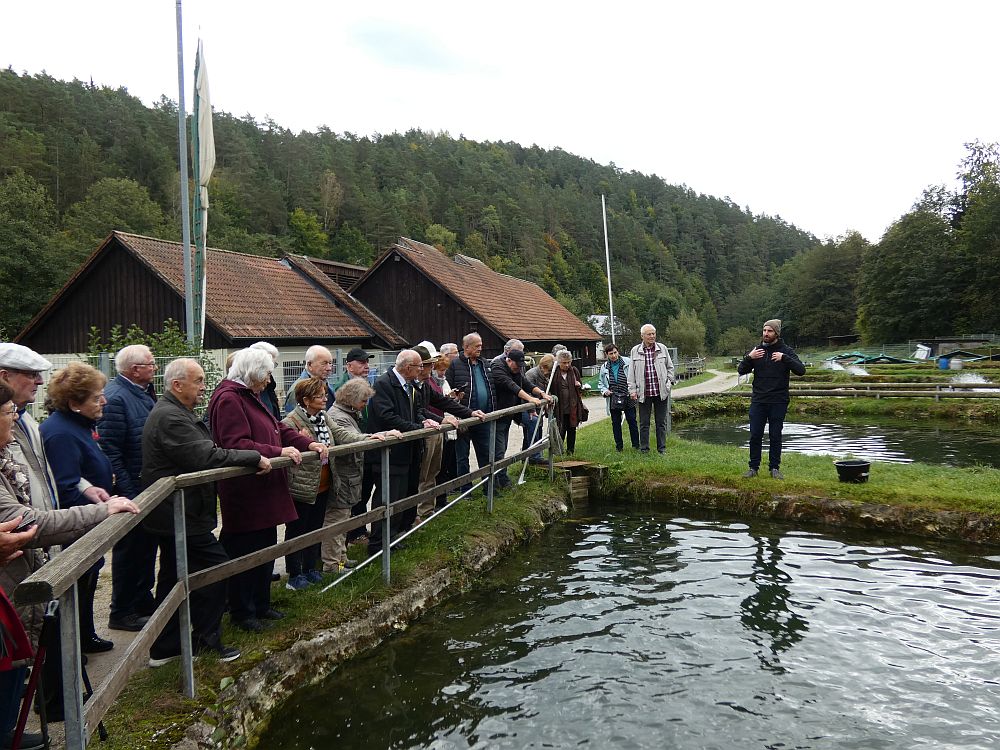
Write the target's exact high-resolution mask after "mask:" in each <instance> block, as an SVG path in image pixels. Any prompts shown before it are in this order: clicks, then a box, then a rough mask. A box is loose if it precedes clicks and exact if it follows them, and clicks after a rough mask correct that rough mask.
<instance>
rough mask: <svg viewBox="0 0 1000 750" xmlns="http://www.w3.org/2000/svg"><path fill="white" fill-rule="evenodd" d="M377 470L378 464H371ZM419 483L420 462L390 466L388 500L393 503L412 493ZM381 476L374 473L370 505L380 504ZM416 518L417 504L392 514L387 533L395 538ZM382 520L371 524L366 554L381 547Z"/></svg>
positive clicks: (376, 505)
mask: <svg viewBox="0 0 1000 750" xmlns="http://www.w3.org/2000/svg"><path fill="white" fill-rule="evenodd" d="M373 468H374V471H375V472H378V465H377V464H375V465H374V466H373ZM419 484H420V463H419V462H417V463H416V464H415V465H414V464H411V465H410V466H409V467H408V468H396V467H392V468H390V470H389V502H390V503H394V502H396V501H397V500H402V499H403V498H404V497H408V496H410V495H414V494H416V492H417V487H418V485H419ZM381 485H382V477H381V476H380V475H378V474H376V477H375V495H374V497H373V498H372V507H373V508H376V507H378V506H380V505H382V486H381ZM416 520H417V506H413V507H412V508H407V509H406V510H404V511H403V512H402V513H399V514H393V515H392V517H391V518H390V519H389V534H390V535H391V537H392V539H395V538H396V537H398V536H399V535H400V534H403V533H405V532H407V531H409V530H410V529H411V528H412V527H413V522H414V521H416ZM383 524H384V521H379V522H377V523H373V524H372V533H371V534H370V535H369V537H368V554H369V555H374V554H375V553H376V552H379V551H380V550H381V549H382V527H383Z"/></svg>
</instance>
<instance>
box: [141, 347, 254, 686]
mask: <svg viewBox="0 0 1000 750" xmlns="http://www.w3.org/2000/svg"><path fill="white" fill-rule="evenodd" d="M163 382H164V387H163V397H162V398H161V399H160V400H159V401H157V402H156V406H154V407H153V411H152V412H151V413H150V415H149V418H148V419H147V420H146V425H145V427H144V428H143V433H142V453H143V463H142V486H143V487H148V486H149V485H151V484H153V482H155V481H156V480H158V479H162V478H163V477H172V476H176V475H177V474H186V473H189V472H193V471H203V470H205V469H221V468H223V467H227V466H244V467H251V466H252V467H256V468H257V469H258V474H266V473H268V472H269V471H270V470H271V461H270V459H268V458H266V457H264V456H262V455H261V454H260V453H259V452H258V451H255V450H235V449H224V448H219V447H217V446H216V445H215V441H214V440H213V439H212V435H211V433H209V431H208V427H207V426H206V425H205V423H204V422H203V421H201V420H200V419H198V415H197V414H195V412H194V407H195V406H196V405H197V404H198V403H199V402H200V401H201V400H202V399H203V398H204V397H205V371H204V370H202V369H201V365H199V364H198V362H197V360H194V359H187V358H181V359H175V360H174V361H173V362H171V363H170V364H168V365H167V367H166V370H165V371H164V373H163ZM184 519H185V531H186V533H187V538H186V543H185V544H186V547H187V564H188V572H189V573H195V572H197V571H199V570H204V569H205V568H210V567H212V566H214V565H219V564H221V563H224V562H226V561H228V560H229V555H228V554H226V550H225V548H223V546H222V544H221V543H220V542H219V540H218V539H216V538H215V534H213V533H212V532H213V530H214V529H215V527H216V525H217V524H218V517H217V515H216V500H215V485H214V484H212V483H209V484H200V485H197V486H196V487H189V488H188V489H186V490H185V491H184ZM143 526H144V527H145V529H146V531H148V532H149V533H150V534H152V535H153V537H154V538H155V539H156V542H157V544H158V545H159V548H160V577H159V580H158V581H157V587H156V595H157V596H156V598H157V601H158V602H160V601H163V599H164V598H165V597H166V596H167V594H168V593H169V592H170V589H172V588H173V586H174V584H175V583H176V582H177V567H176V560H177V552H176V547H175V546H174V510H173V498H167V499H166V500H164V501H163V502H162V503H160V504H159V505H158V506H157V507H156V508H154V509H153V510H152V511H151V512H150V514H149V515H148V516H147V517H146V519H145V520H144V521H143ZM225 606H226V583H225V581H220V582H218V583H214V584H212V585H210V586H207V587H205V588H202V589H198V590H197V591H193V592H192V593H191V626H192V628H191V629H192V639H193V642H194V644H193V645H194V650H195V653H204V652H211V653H215V654H216V655H217V656H218V657H219V659H220V660H221V661H232V660H234V659H237V658H239V656H240V652H239V650H238V649H235V648H232V647H229V646H225V645H223V643H222V614H223V610H224V609H225ZM180 652H181V651H180V625H179V618H178V615H177V613H176V612H175V613H174V615H173V616H172V617H171V618H170V621H169V622H168V623H167V625H166V627H164V629H163V631H162V632H161V633H160V635H159V637H158V638H157V639H156V641H155V642H154V643H153V646H152V647H151V648H150V650H149V656H150V660H149V663H150V666H154V667H158V666H161V665H163V664H166V663H167V662H168V661H170V660H172V659H176V658H177V657H178V656H179V655H180Z"/></svg>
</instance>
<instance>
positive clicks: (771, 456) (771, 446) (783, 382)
mask: <svg viewBox="0 0 1000 750" xmlns="http://www.w3.org/2000/svg"><path fill="white" fill-rule="evenodd" d="M780 337H781V321H780V320H777V319H775V320H768V321H767V322H765V323H764V331H763V338H762V340H761V342H760V343H759V344H758V345H757V346H755V347H754V348H753V349H751V350H750V351H749V352H748V353H747V355H746V356H745V357H744V358H743V361H742V362H740V364H739V366H738V367H737V368H736V369H737V371H738V372H739V374H740V375H747V374H748V373H750V372H752V373H753V394H752V395H751V397H750V468H749V469H747V471H746V472H745V473H744V474H743V476H744V477H745V478H747V479H751V478H753V477H755V476H757V472H758V470H759V469H760V459H761V452H762V449H763V443H764V425H765V424H766V425H768V432H767V435H768V450H767V463H768V468H769V469H770V470H771V477H772V478H773V479H784V478H785V476H784V474H782V473H781V430H782V428H783V427H784V425H785V413H786V412H787V411H788V401H789V396H788V380H789V373H792V372H794V373H795V374H796V375H798V376H800V377H801V376H802V375H805V374H806V366H805V365H804V364H802V362H800V361H799V358H798V357H797V356H796V355H795V352H794V351H792V349H791V348H790V347H788V346H786V345H785V344H784V342H782V340H781V338H780Z"/></svg>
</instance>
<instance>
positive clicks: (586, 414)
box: [576, 401, 590, 424]
mask: <svg viewBox="0 0 1000 750" xmlns="http://www.w3.org/2000/svg"><path fill="white" fill-rule="evenodd" d="M589 418H590V409H588V408H587V407H586V406H584V405H583V402H582V401H581V402H580V409H579V410H578V411H577V413H576V421H577V422H579V423H580V424H583V423H584V422H586V421H587V420H588V419H589Z"/></svg>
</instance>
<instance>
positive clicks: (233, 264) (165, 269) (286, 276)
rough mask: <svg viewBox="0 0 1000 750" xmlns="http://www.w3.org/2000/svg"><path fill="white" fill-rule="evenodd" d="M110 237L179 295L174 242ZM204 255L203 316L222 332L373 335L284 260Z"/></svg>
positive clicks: (180, 270)
mask: <svg viewBox="0 0 1000 750" xmlns="http://www.w3.org/2000/svg"><path fill="white" fill-rule="evenodd" d="M114 236H115V237H116V238H117V239H118V240H119V241H120V242H122V243H123V244H124V245H126V246H127V247H128V248H130V249H131V250H132V251H133V252H134V253H135V255H136V256H137V257H139V258H140V259H141V260H143V261H145V262H146V264H147V265H149V267H150V268H151V269H152V270H153V271H154V273H156V274H157V275H158V276H159V277H160V278H161V279H163V281H164V282H166V283H167V284H168V285H169V286H170V287H172V288H173V289H174V291H176V292H177V293H178V294H180V295H182V296H183V294H184V261H183V248H182V246H181V244H180V243H179V242H167V241H165V240H159V239H155V238H153V237H143V236H141V235H136V234H127V233H125V232H115V233H114ZM207 256H208V258H207V278H208V289H207V294H206V297H207V305H206V308H207V309H206V317H207V319H208V321H210V322H211V323H212V324H213V325H215V326H216V327H217V328H218V329H219V330H220V331H221V332H222V333H223V334H225V335H227V336H230V337H232V338H237V339H244V338H261V339H271V338H313V339H367V338H371V336H372V331H371V330H369V329H368V328H366V327H365V326H364V325H363V324H362V323H360V322H359V321H358V320H356V319H355V318H354V317H352V316H351V315H350V314H349V313H348V312H347V311H345V310H344V309H342V308H341V307H339V306H338V305H335V304H334V303H333V302H331V300H330V299H329V297H328V296H327V294H326V293H324V291H322V290H321V289H319V288H317V286H316V285H315V284H314V283H312V282H311V281H309V280H308V279H306V278H304V277H303V276H302V274H300V273H299V272H298V271H296V270H294V269H293V268H291V267H290V265H289V264H288V263H286V262H283V261H281V260H278V259H277V258H265V257H262V256H259V255H248V254H245V253H235V252H231V251H228V250H216V249H214V248H208V250H207ZM382 325H383V326H384V324H382ZM386 328H387V326H386ZM390 330H391V329H390ZM396 338H399V336H398V334H396Z"/></svg>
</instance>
